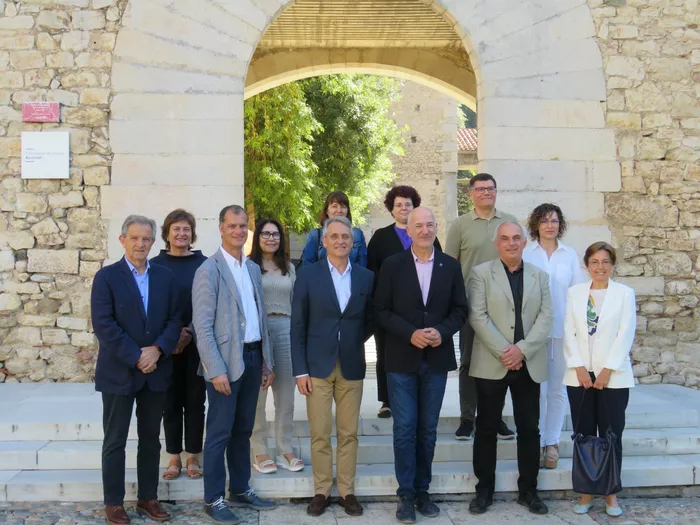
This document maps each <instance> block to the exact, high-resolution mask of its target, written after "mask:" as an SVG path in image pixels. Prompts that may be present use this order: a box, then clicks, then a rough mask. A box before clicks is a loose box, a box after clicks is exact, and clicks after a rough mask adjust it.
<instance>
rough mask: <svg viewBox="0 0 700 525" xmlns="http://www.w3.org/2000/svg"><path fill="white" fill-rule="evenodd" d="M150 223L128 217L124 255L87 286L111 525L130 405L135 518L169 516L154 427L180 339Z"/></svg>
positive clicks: (117, 508)
mask: <svg viewBox="0 0 700 525" xmlns="http://www.w3.org/2000/svg"><path fill="white" fill-rule="evenodd" d="M155 237H156V223H155V221H153V220H152V219H148V218H146V217H143V216H140V215H130V216H128V217H127V218H126V220H125V221H124V224H123V225H122V231H121V235H120V236H119V240H120V241H121V243H122V246H123V247H124V257H123V258H122V259H121V260H120V261H119V262H116V263H114V264H111V265H109V266H105V267H104V268H102V269H101V270H100V271H99V272H97V274H96V275H95V279H94V281H93V285H92V297H91V313H92V326H93V328H94V330H95V335H96V336H97V339H98V341H99V343H100V349H99V353H98V354H97V368H96V370H95V390H97V391H98V392H101V393H102V417H103V427H104V440H103V442H102V484H103V490H104V503H105V515H106V518H107V523H109V524H110V525H128V524H129V516H128V515H127V513H126V511H125V510H124V492H125V489H124V470H125V448H126V439H127V435H128V433H129V425H130V423H131V413H132V411H133V408H134V402H136V419H137V425H138V437H139V444H138V456H137V471H138V474H137V475H138V502H137V504H136V509H137V511H138V512H140V513H143V514H146V515H147V516H148V517H149V518H151V519H153V520H155V521H167V520H169V519H170V515H169V514H168V513H167V512H166V511H165V509H164V508H163V507H162V506H161V505H160V503H159V502H158V499H157V493H158V477H159V473H158V469H159V463H160V423H161V419H162V417H163V406H164V402H165V394H166V391H167V389H168V386H169V384H170V376H171V372H172V361H171V360H170V356H171V354H172V353H173V350H175V346H176V345H177V342H178V340H179V338H180V328H181V327H180V321H179V319H180V317H179V315H178V312H177V301H176V292H175V276H174V275H173V273H172V272H171V271H170V270H169V269H167V268H165V267H163V266H157V265H154V266H151V265H150V264H149V263H148V253H149V252H150V250H151V246H153V242H154V241H155Z"/></svg>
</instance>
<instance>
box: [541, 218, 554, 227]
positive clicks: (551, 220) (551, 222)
mask: <svg viewBox="0 0 700 525" xmlns="http://www.w3.org/2000/svg"><path fill="white" fill-rule="evenodd" d="M540 224H551V225H552V226H559V219H542V220H541V221H540Z"/></svg>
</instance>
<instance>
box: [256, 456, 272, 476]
mask: <svg viewBox="0 0 700 525" xmlns="http://www.w3.org/2000/svg"><path fill="white" fill-rule="evenodd" d="M253 468H254V469H255V470H257V471H258V472H260V474H274V473H275V472H277V465H275V462H274V461H272V460H271V459H269V458H268V459H266V460H265V461H263V462H262V463H258V458H257V457H256V458H255V460H254V461H253Z"/></svg>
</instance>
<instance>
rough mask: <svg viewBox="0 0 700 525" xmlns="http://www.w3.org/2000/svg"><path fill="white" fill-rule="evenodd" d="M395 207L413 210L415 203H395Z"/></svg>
mask: <svg viewBox="0 0 700 525" xmlns="http://www.w3.org/2000/svg"><path fill="white" fill-rule="evenodd" d="M394 208H395V209H397V210H411V209H413V203H411V202H409V203H407V204H401V203H398V204H394Z"/></svg>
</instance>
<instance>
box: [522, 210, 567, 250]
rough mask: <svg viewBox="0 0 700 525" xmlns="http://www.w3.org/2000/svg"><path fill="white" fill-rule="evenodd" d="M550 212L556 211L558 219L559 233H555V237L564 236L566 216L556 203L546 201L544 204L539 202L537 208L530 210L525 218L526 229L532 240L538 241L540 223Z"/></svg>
mask: <svg viewBox="0 0 700 525" xmlns="http://www.w3.org/2000/svg"><path fill="white" fill-rule="evenodd" d="M551 213H556V215H557V218H558V219H559V233H557V239H561V238H562V237H564V234H565V233H566V229H567V228H568V227H569V225H568V224H567V222H566V218H564V214H563V213H562V211H561V208H560V207H559V206H557V205H556V204H550V203H548V202H546V203H544V204H540V205H539V206H537V208H535V209H534V210H532V213H531V214H530V216H529V217H528V218H527V231H528V234H529V235H530V239H532V240H533V241H538V240H539V239H540V224H541V223H542V221H543V220H545V219H546V218H547V216H548V215H549V214H551Z"/></svg>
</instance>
